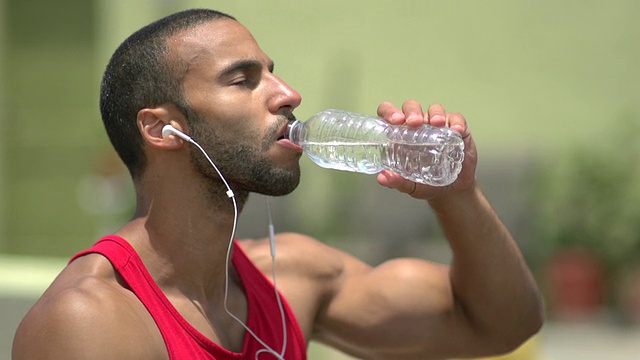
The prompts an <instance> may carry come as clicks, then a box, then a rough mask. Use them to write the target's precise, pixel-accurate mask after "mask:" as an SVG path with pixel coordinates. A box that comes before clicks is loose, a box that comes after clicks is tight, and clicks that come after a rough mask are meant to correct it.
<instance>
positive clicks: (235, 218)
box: [183, 135, 287, 360]
mask: <svg viewBox="0 0 640 360" xmlns="http://www.w3.org/2000/svg"><path fill="white" fill-rule="evenodd" d="M183 139H185V140H187V141H188V142H189V143H191V144H193V145H195V146H196V147H197V148H198V149H199V150H200V152H202V154H203V155H204V156H205V157H206V158H207V160H208V161H209V163H210V164H211V166H212V167H213V168H214V169H215V171H216V172H217V173H218V176H220V179H222V182H223V183H224V185H225V186H226V188H227V193H226V194H227V196H228V197H229V198H230V199H231V201H232V202H233V227H232V229H231V237H230V239H229V246H228V247H227V254H226V259H225V281H224V310H225V311H226V312H227V314H228V315H229V316H231V317H232V318H233V319H234V320H236V321H237V322H238V323H239V324H240V325H242V327H243V328H244V329H245V330H246V331H247V332H248V333H249V334H251V336H252V337H253V338H254V339H256V341H258V342H259V343H260V344H261V345H262V346H263V347H264V349H262V350H259V351H257V352H256V354H255V359H256V360H258V356H259V355H260V354H261V353H263V352H268V353H270V354H272V355H273V356H275V357H276V358H277V359H279V360H284V354H285V352H286V349H287V327H286V322H287V321H286V318H285V312H284V306H283V304H282V299H281V297H280V292H279V291H278V286H277V282H276V265H275V256H276V251H275V231H274V227H273V222H272V221H271V207H270V206H269V201H268V198H267V212H268V215H269V245H270V249H271V272H272V277H273V287H274V289H275V295H276V301H277V303H278V307H279V309H280V317H281V319H282V333H283V334H282V335H283V340H282V342H283V343H282V352H281V353H278V352H276V351H275V350H273V349H272V348H271V347H270V346H269V345H267V344H266V343H265V342H264V341H263V340H262V339H261V338H260V337H259V336H258V335H256V334H255V333H254V332H253V331H252V330H251V329H250V328H249V327H248V326H247V325H246V324H245V323H244V322H243V321H242V320H240V318H238V317H237V316H236V315H234V314H233V313H232V312H231V311H230V310H229V307H228V305H227V300H228V295H229V268H230V265H231V250H232V248H233V240H234V239H235V235H236V228H237V225H238V204H237V202H236V198H235V195H234V193H233V190H231V187H230V186H229V184H228V183H227V180H226V179H225V178H224V176H223V175H222V173H221V172H220V170H219V169H218V167H217V166H216V165H215V164H214V163H213V161H212V160H211V158H210V157H209V155H208V154H207V153H206V151H204V149H203V148H202V147H201V146H200V144H198V143H197V142H196V141H195V140H193V139H192V138H190V137H188V136H186V135H185V137H183Z"/></svg>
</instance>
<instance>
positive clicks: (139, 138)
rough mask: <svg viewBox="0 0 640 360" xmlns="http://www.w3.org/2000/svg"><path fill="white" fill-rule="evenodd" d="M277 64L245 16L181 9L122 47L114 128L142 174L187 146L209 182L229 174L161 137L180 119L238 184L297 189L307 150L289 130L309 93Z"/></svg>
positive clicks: (105, 110)
mask: <svg viewBox="0 0 640 360" xmlns="http://www.w3.org/2000/svg"><path fill="white" fill-rule="evenodd" d="M273 66H274V65H273V62H272V61H271V59H270V58H269V57H268V56H267V55H266V54H265V53H264V52H263V51H262V49H260V47H259V46H258V44H257V42H256V41H255V39H254V38H253V36H252V35H251V33H250V32H249V31H248V30H247V29H246V28H245V27H244V26H242V25H241V24H240V23H238V22H237V21H235V19H234V18H232V17H230V16H228V15H225V14H222V13H219V12H215V11H211V10H190V11H186V12H181V13H177V14H174V15H171V16H169V17H167V18H164V19H161V20H159V21H157V22H155V23H153V24H151V25H149V26H147V27H145V28H143V29H141V30H140V31H138V32H136V33H134V34H133V35H132V36H131V37H130V38H128V39H127V40H126V41H125V42H124V43H123V44H122V45H121V46H120V47H119V48H118V50H116V52H115V54H114V55H113V58H112V60H111V62H110V64H109V66H108V67H107V71H106V72H105V76H104V80H103V84H102V93H101V110H102V116H103V121H104V123H105V127H106V129H107V133H108V134H109V137H110V139H111V142H112V143H113V145H114V147H115V148H116V150H117V152H118V153H119V155H120V157H121V158H122V159H123V161H124V162H125V164H126V165H127V167H128V168H129V171H130V172H131V174H132V176H133V178H134V180H136V179H140V178H141V177H142V176H143V174H145V172H146V171H147V169H148V168H150V167H153V168H154V169H157V171H160V172H161V173H162V172H166V171H171V169H173V168H174V167H172V166H169V165H168V162H167V161H166V159H167V157H168V156H170V157H171V158H172V159H173V158H174V157H173V156H172V154H173V155H176V154H180V156H181V160H180V163H183V164H184V163H187V162H190V163H191V164H192V167H191V169H190V170H189V171H193V175H195V176H196V177H198V178H200V179H204V180H205V183H208V185H205V188H209V187H210V185H215V183H219V182H220V179H219V177H218V176H217V174H216V173H215V172H213V171H212V169H211V167H210V164H208V162H206V160H204V157H203V156H202V154H200V153H199V152H198V150H197V149H195V147H190V152H191V153H190V154H189V153H188V152H186V153H185V152H182V151H179V152H175V151H165V150H176V149H181V148H176V147H175V146H176V145H177V144H176V143H172V142H171V141H170V140H166V141H165V140H164V139H163V138H161V137H160V138H159V137H158V133H159V132H158V131H157V129H159V128H160V126H162V125H164V124H167V123H171V124H172V125H174V126H177V127H178V128H179V129H180V130H182V131H186V132H187V133H189V134H190V135H191V136H192V137H194V138H195V139H196V140H198V141H199V142H200V144H201V145H202V147H203V148H204V150H205V151H206V152H207V153H208V154H209V155H210V156H211V157H212V158H213V159H214V161H215V162H216V164H217V165H218V167H219V168H220V169H221V170H222V173H223V174H224V175H225V177H226V178H227V180H229V181H230V182H231V183H233V184H234V185H235V186H236V189H234V190H244V191H246V192H259V193H263V194H269V195H282V194H285V193H288V192H290V191H292V190H293V189H294V188H295V187H296V186H297V183H298V181H299V165H298V159H299V157H300V153H299V152H296V151H292V150H291V148H287V146H283V145H284V144H283V143H282V141H279V139H280V137H281V135H282V134H283V132H284V131H285V129H286V124H287V122H288V120H291V119H292V118H293V114H292V110H293V109H294V108H296V107H297V106H298V105H299V104H300V101H301V98H300V95H299V94H298V93H297V92H296V91H295V90H293V89H292V88H290V87H289V86H288V85H287V84H286V83H285V82H284V81H282V80H281V79H280V78H278V77H277V76H276V75H275V74H274V73H273ZM154 129H156V130H154ZM186 147H189V145H188V144H187V146H186ZM186 147H185V148H186ZM152 155H153V156H152ZM184 156H188V157H189V158H188V159H187V158H186V157H184ZM156 159H158V161H156ZM185 176H187V174H186V173H185Z"/></svg>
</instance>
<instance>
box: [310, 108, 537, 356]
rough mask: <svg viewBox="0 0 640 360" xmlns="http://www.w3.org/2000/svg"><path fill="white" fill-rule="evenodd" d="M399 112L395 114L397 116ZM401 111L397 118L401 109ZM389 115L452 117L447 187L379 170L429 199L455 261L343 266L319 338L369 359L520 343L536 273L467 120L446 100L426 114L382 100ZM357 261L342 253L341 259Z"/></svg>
mask: <svg viewBox="0 0 640 360" xmlns="http://www.w3.org/2000/svg"><path fill="white" fill-rule="evenodd" d="M393 114H396V115H393ZM398 114H401V116H398ZM379 115H380V116H382V117H384V118H385V119H387V120H388V121H390V122H404V121H405V120H406V122H407V123H409V124H410V125H418V124H420V123H422V122H430V123H431V124H433V125H435V126H443V125H445V122H447V123H448V124H449V125H450V126H451V127H452V128H454V129H456V130H458V131H460V132H461V133H462V134H463V136H464V139H465V144H466V149H465V163H464V165H463V170H462V173H461V174H460V176H459V178H458V180H457V181H456V182H455V183H454V184H452V185H450V186H448V187H445V188H433V187H428V186H423V185H417V186H416V185H414V184H413V183H412V182H409V181H407V180H405V179H402V178H400V177H399V176H398V175H397V174H393V173H390V172H386V171H385V172H383V173H381V174H380V175H379V177H378V181H379V182H380V183H381V184H382V185H384V186H388V187H392V188H396V189H398V190H399V191H401V192H404V193H409V194H411V196H412V197H414V198H417V199H423V200H428V202H429V204H430V205H431V207H432V209H433V210H434V211H435V213H436V214H437V217H438V219H439V221H440V224H441V226H442V228H443V231H444V233H445V235H446V236H447V239H448V241H449V243H450V245H451V249H452V251H453V262H452V264H451V267H450V268H449V267H445V266H441V265H436V264H432V263H429V262H426V261H423V260H417V259H415V260H411V259H397V260H391V261H388V262H386V263H384V264H382V265H380V266H378V267H377V268H374V269H371V268H367V267H361V266H359V265H346V266H345V272H344V273H343V275H342V278H341V280H340V281H338V285H337V286H336V289H335V293H334V296H332V297H330V298H329V299H330V300H329V302H328V305H327V307H326V309H325V310H326V312H324V313H323V316H322V317H321V318H320V326H319V331H318V334H319V335H318V336H319V338H320V339H321V340H322V341H325V342H328V343H330V344H333V345H336V346H338V347H340V348H342V349H343V350H345V351H347V352H350V353H352V354H354V355H357V356H362V357H365V358H368V359H392V358H403V359H444V358H450V357H464V356H486V355H491V354H498V353H504V352H507V351H510V350H513V349H515V347H517V346H518V345H519V344H521V343H522V342H523V341H524V340H526V339H527V338H528V337H529V336H531V335H533V334H534V333H535V332H536V331H537V330H538V329H539V328H540V326H541V323H542V315H541V302H540V297H539V294H538V290H537V287H536V284H535V282H534V280H533V277H532V275H531V273H530V271H529V269H528V267H527V265H526V264H525V262H524V261H523V258H522V255H521V253H520V251H519V249H518V247H517V245H516V243H515V242H514V240H513V239H512V237H511V235H510V233H509V231H508V230H507V229H506V227H505V226H504V225H503V223H502V222H501V221H500V219H499V218H498V216H497V215H496V214H495V212H494V211H493V209H492V208H491V206H490V204H489V203H488V201H487V200H486V198H485V197H484V195H483V194H482V192H481V191H480V189H479V188H478V186H477V183H476V181H475V167H476V153H475V145H474V144H473V140H472V139H471V136H470V133H469V131H468V129H467V126H466V122H465V120H464V118H463V117H462V116H461V115H459V114H446V113H445V112H444V109H443V108H442V107H441V106H432V107H430V109H429V111H428V112H426V113H423V112H422V109H421V108H420V106H419V104H417V103H416V102H407V103H405V104H404V106H403V109H402V110H400V109H397V108H395V107H393V106H392V105H391V104H388V103H387V104H383V105H381V107H380V108H379ZM352 263H353V260H352V259H350V258H348V257H345V264H352Z"/></svg>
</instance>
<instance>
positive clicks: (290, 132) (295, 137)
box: [287, 120, 304, 145]
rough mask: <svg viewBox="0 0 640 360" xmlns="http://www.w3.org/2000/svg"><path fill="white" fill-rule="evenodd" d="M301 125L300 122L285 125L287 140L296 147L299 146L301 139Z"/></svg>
mask: <svg viewBox="0 0 640 360" xmlns="http://www.w3.org/2000/svg"><path fill="white" fill-rule="evenodd" d="M303 125H304V124H303V123H302V122H300V120H295V121H290V122H289V124H288V125H287V139H289V141H291V142H292V143H294V144H296V145H300V142H301V141H302V139H303V134H302V131H303V128H304V126H303Z"/></svg>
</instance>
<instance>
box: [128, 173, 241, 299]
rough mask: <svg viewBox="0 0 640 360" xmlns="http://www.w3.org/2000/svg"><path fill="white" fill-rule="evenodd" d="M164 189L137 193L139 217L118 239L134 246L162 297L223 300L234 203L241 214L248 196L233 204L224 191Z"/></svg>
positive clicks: (236, 194)
mask: <svg viewBox="0 0 640 360" xmlns="http://www.w3.org/2000/svg"><path fill="white" fill-rule="evenodd" d="M164 180H166V179H164ZM164 183H167V184H179V183H180V182H171V181H165V182H164ZM148 185H149V184H145V186H148ZM192 185H193V184H192ZM162 187H163V188H164V189H163V190H161V191H154V192H152V193H144V192H141V191H137V194H138V195H137V206H136V213H135V216H134V218H133V219H132V220H131V221H130V222H129V223H128V224H127V225H126V226H125V227H123V228H122V229H121V230H120V231H118V233H117V234H118V235H120V236H122V237H124V238H125V239H127V240H128V241H129V242H130V243H131V244H132V245H133V246H134V248H135V249H136V251H137V252H138V253H139V254H140V257H141V258H142V259H143V261H144V263H145V266H146V267H147V268H148V270H149V272H150V273H151V275H152V276H153V278H154V280H155V281H156V282H157V283H158V285H159V286H160V287H161V288H162V289H163V290H164V291H166V292H171V291H179V292H180V293H182V294H183V295H185V296H188V297H190V298H196V297H197V298H200V297H203V298H208V299H211V298H220V296H221V295H222V294H223V291H224V283H225V277H226V272H227V270H229V272H230V273H232V271H231V270H232V269H228V268H227V266H229V265H230V262H229V264H227V254H228V249H229V245H230V242H231V240H232V238H231V237H232V233H233V231H234V221H235V219H234V217H235V215H234V211H235V210H234V204H233V200H235V201H236V207H237V212H238V214H239V212H240V210H241V208H242V206H243V205H244V203H245V201H246V200H247V196H248V193H246V192H241V191H238V192H234V198H233V199H231V198H229V197H228V196H227V195H226V187H224V188H223V186H222V185H221V186H220V187H219V188H216V189H207V190H206V191H193V189H198V188H200V189H201V188H202V187H192V186H190V184H183V185H181V186H180V188H181V189H190V190H191V191H182V192H180V193H177V192H175V191H172V190H170V189H167V188H166V187H167V185H162ZM152 188H153V187H152ZM136 190H139V188H138V186H136ZM152 194H153V195H152ZM230 255H231V254H229V256H230Z"/></svg>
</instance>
